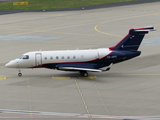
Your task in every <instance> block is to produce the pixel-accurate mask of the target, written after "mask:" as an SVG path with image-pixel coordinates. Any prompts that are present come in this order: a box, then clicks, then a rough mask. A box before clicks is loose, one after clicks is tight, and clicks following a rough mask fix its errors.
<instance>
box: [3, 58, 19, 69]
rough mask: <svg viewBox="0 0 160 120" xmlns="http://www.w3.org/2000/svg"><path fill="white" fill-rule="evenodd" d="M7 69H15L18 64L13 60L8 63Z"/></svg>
mask: <svg viewBox="0 0 160 120" xmlns="http://www.w3.org/2000/svg"><path fill="white" fill-rule="evenodd" d="M5 67H8V68H15V67H17V64H16V62H15V61H14V60H12V61H10V62H8V63H7V64H6V65H5Z"/></svg>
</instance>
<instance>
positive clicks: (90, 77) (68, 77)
mask: <svg viewBox="0 0 160 120" xmlns="http://www.w3.org/2000/svg"><path fill="white" fill-rule="evenodd" d="M51 78H52V79H71V78H75V77H70V76H63V77H61V76H52V77H51ZM77 78H79V79H96V78H97V76H88V77H77Z"/></svg>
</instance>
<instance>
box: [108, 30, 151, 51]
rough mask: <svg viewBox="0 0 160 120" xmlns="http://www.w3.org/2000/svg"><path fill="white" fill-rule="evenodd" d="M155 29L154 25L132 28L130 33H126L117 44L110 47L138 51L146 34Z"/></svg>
mask: <svg viewBox="0 0 160 120" xmlns="http://www.w3.org/2000/svg"><path fill="white" fill-rule="evenodd" d="M153 30H154V27H145V28H138V29H130V30H129V33H128V35H126V36H125V37H124V38H123V39H122V40H121V41H120V42H119V43H118V44H117V45H115V46H113V47H110V48H109V49H110V50H128V51H137V50H138V48H139V46H140V44H141V42H142V40H143V38H144V36H145V34H147V33H148V32H149V31H153Z"/></svg>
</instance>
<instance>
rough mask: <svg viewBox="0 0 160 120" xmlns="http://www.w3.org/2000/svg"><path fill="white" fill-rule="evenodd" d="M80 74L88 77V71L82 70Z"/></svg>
mask: <svg viewBox="0 0 160 120" xmlns="http://www.w3.org/2000/svg"><path fill="white" fill-rule="evenodd" d="M80 76H82V77H88V73H87V71H80Z"/></svg>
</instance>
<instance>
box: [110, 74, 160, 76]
mask: <svg viewBox="0 0 160 120" xmlns="http://www.w3.org/2000/svg"><path fill="white" fill-rule="evenodd" d="M159 75H160V74H108V76H159Z"/></svg>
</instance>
